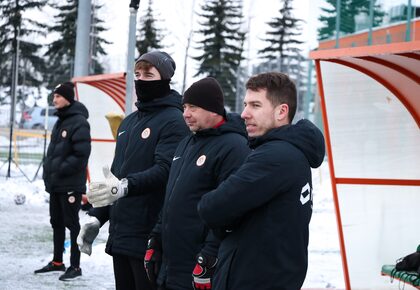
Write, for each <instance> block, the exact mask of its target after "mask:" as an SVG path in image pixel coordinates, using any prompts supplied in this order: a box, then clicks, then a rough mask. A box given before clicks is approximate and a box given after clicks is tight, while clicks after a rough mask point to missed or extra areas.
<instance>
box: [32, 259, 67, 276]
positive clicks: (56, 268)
mask: <svg viewBox="0 0 420 290" xmlns="http://www.w3.org/2000/svg"><path fill="white" fill-rule="evenodd" d="M65 270H66V266H64V264H61V265H55V264H54V263H53V262H52V261H51V262H49V263H48V264H47V265H46V266H45V267H42V268H41V269H38V270H35V271H34V273H35V274H39V273H47V272H53V271H65Z"/></svg>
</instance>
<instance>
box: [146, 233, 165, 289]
mask: <svg viewBox="0 0 420 290" xmlns="http://www.w3.org/2000/svg"><path fill="white" fill-rule="evenodd" d="M161 265H162V244H161V241H160V236H159V235H154V236H151V237H150V239H149V241H148V242H147V249H146V255H145V256H144V269H145V270H146V274H147V278H148V279H149V281H150V282H152V283H153V284H156V278H157V276H158V274H159V271H160V266H161Z"/></svg>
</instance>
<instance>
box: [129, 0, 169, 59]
mask: <svg viewBox="0 0 420 290" xmlns="http://www.w3.org/2000/svg"><path fill="white" fill-rule="evenodd" d="M152 2H153V1H152V0H149V5H148V7H147V11H146V13H145V15H144V16H142V17H141V18H140V26H139V29H138V38H137V40H136V48H137V51H138V53H139V55H142V54H144V53H146V52H149V51H151V50H155V49H161V48H163V46H162V45H161V42H162V32H161V31H160V30H159V29H158V28H156V19H155V17H154V15H153V9H152V4H153V3H152Z"/></svg>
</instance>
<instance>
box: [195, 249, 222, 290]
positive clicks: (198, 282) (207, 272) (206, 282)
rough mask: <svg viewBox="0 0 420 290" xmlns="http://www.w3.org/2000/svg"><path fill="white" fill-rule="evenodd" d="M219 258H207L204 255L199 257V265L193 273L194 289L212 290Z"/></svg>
mask: <svg viewBox="0 0 420 290" xmlns="http://www.w3.org/2000/svg"><path fill="white" fill-rule="evenodd" d="M216 265H217V258H216V257H212V256H206V255H203V254H201V253H200V254H198V255H197V264H196V265H195V268H194V271H193V274H192V276H193V283H192V284H193V288H194V289H195V290H210V289H211V279H212V278H213V273H214V270H215V269H216Z"/></svg>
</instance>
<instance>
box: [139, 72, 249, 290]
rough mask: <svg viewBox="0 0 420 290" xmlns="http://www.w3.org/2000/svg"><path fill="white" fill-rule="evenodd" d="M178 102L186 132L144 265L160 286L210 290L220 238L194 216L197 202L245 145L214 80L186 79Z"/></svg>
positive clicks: (241, 125) (232, 165) (241, 126)
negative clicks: (189, 82)
mask: <svg viewBox="0 0 420 290" xmlns="http://www.w3.org/2000/svg"><path fill="white" fill-rule="evenodd" d="M183 104H184V119H185V122H186V123H187V126H188V127H189V128H190V131H191V134H190V135H189V136H188V137H186V138H185V139H184V140H182V141H181V143H180V144H179V146H178V148H177V150H176V151H175V155H174V158H173V161H172V166H171V171H170V173H169V180H168V185H167V188H166V195H165V202H164V206H163V209H162V217H161V219H160V221H159V223H158V224H157V225H156V226H155V228H154V230H153V232H152V234H151V239H150V240H149V246H148V250H147V252H146V256H145V267H146V271H147V273H148V276H149V279H150V280H151V281H152V282H156V280H157V284H159V286H160V287H162V288H161V289H166V290H185V289H191V285H192V286H193V287H194V288H195V289H210V287H211V278H212V273H213V271H214V269H215V268H216V266H217V252H218V246H219V243H220V240H219V239H218V238H216V236H215V235H214V234H213V232H211V231H209V228H208V227H206V226H205V225H204V223H203V222H202V221H201V220H200V218H199V216H198V212H197V203H198V201H199V200H200V198H201V196H202V195H203V194H204V193H206V192H208V191H210V190H213V189H215V188H216V187H217V186H218V185H219V184H220V183H221V182H222V181H223V180H225V179H226V178H227V177H228V176H229V175H230V174H232V173H233V172H234V171H235V170H236V169H237V168H238V167H239V166H240V165H241V164H242V163H243V161H244V160H245V158H246V156H247V155H248V153H249V147H248V145H247V138H246V131H245V126H244V123H243V121H242V120H241V119H240V117H239V115H237V114H226V112H225V109H224V97H223V91H222V88H221V87H220V84H219V83H218V82H217V80H216V79H214V78H210V77H208V78H204V79H201V80H199V81H197V82H195V83H194V84H192V85H191V87H189V88H188V89H187V90H186V91H185V93H184V98H183ZM162 254H163V259H162V266H161V267H160V266H159V263H160V258H161V256H162ZM159 270H160V271H159Z"/></svg>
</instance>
